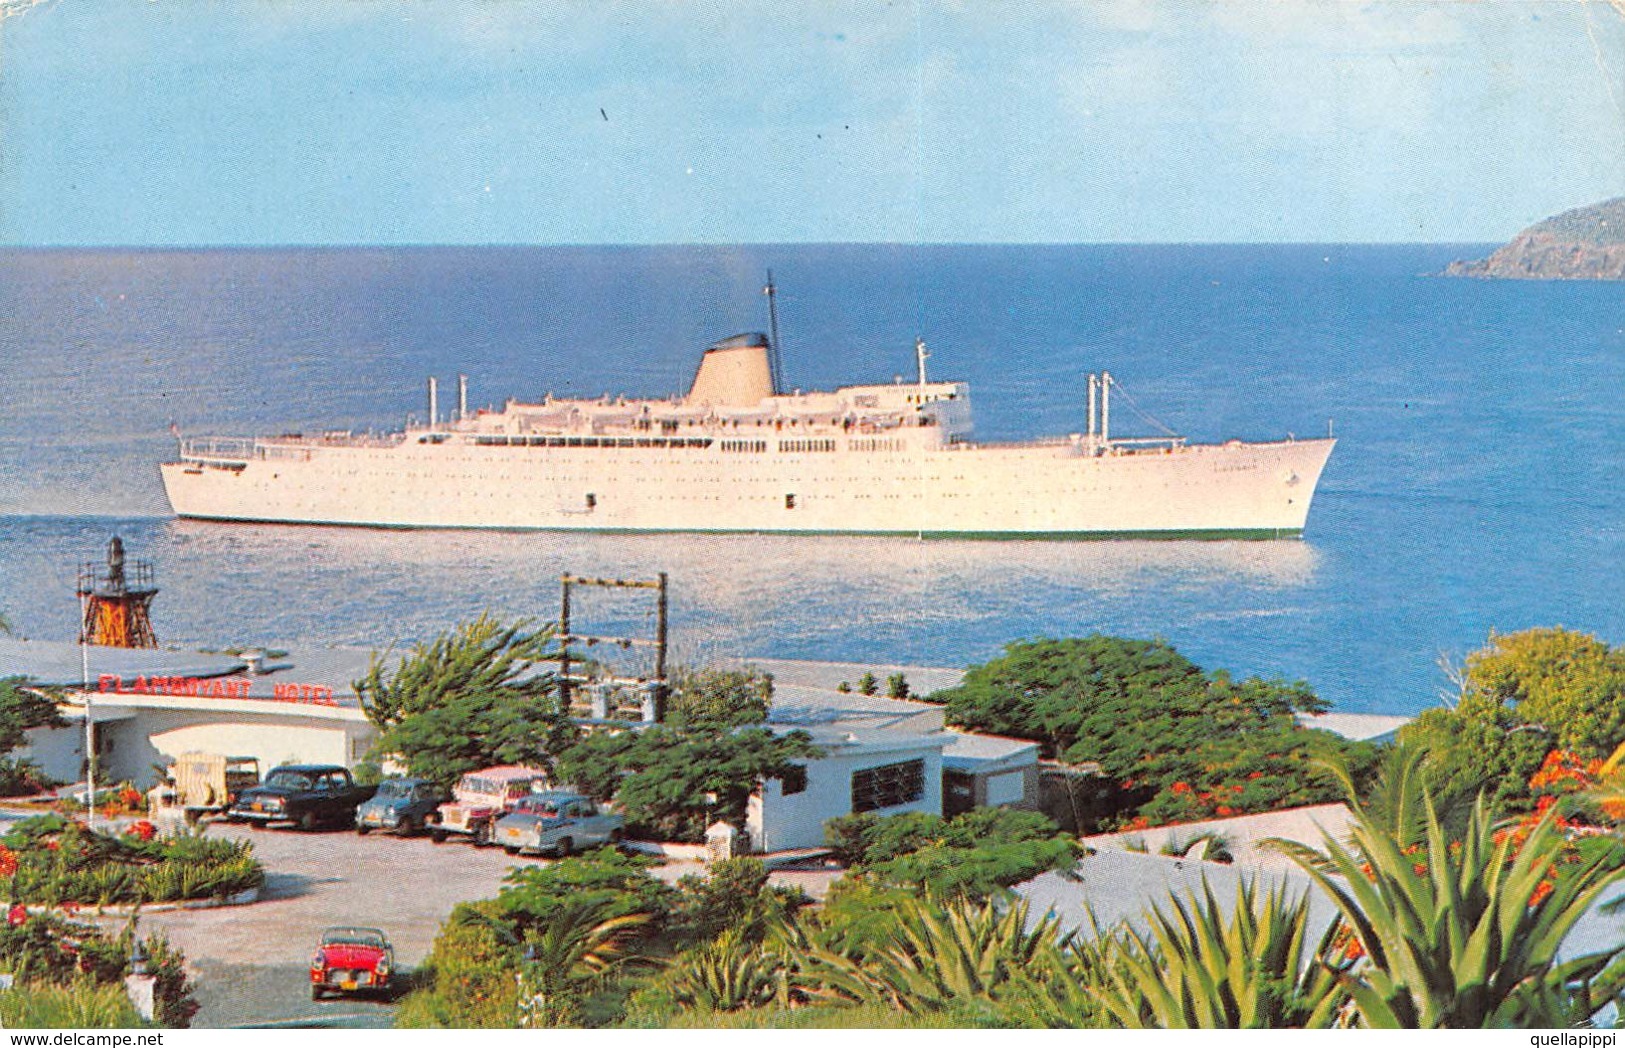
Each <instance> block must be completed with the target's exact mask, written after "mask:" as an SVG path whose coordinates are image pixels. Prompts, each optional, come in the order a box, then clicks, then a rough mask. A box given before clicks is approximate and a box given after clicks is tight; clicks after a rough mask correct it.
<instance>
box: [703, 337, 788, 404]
mask: <svg viewBox="0 0 1625 1048" xmlns="http://www.w3.org/2000/svg"><path fill="white" fill-rule="evenodd" d="M773 392H774V390H773V369H772V365H771V362H770V361H769V359H768V348H767V336H766V335H763V334H760V333H751V334H746V335H735V336H733V337H732V338H725V339H723V340H722V341H721V342H718V343H717V344H716V345H714V346H712V347H711V348H710V349H708V350H706V351H705V356H704V357H703V358H702V359H701V360H700V367H699V370H698V371H696V372H695V373H694V385H693V386H691V387H690V388H689V391H688V398H687V403H689V404H697V405H710V406H712V407H754V406H756V405H757V404H759V403H761V402H762V400H763V399H765V398H767V397H771V396H772V395H773Z"/></svg>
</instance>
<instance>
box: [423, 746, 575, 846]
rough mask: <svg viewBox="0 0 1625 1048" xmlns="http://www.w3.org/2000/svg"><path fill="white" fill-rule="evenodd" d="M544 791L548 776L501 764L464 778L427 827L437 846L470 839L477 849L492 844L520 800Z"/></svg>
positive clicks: (532, 770)
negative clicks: (456, 837) (452, 837)
mask: <svg viewBox="0 0 1625 1048" xmlns="http://www.w3.org/2000/svg"><path fill="white" fill-rule="evenodd" d="M546 787H547V772H545V771H542V770H541V769H540V768H528V767H525V766H523V765H516V764H501V765H498V766H496V767H494V768H483V769H481V770H480V771H471V772H469V773H468V774H467V775H464V776H463V778H462V780H461V781H460V782H458V783H457V787H456V788H455V789H454V790H452V791H451V796H452V799H451V803H449V804H442V805H441V806H440V810H439V811H437V812H435V814H434V818H433V821H431V822H430V823H429V836H430V837H431V838H433V839H434V842H435V843H436V844H440V843H442V842H444V841H445V840H446V838H447V837H449V836H450V835H451V834H454V833H455V834H460V835H462V836H465V837H469V838H471V839H472V840H473V841H474V843H475V844H477V845H486V844H492V843H494V841H493V840H492V837H491V835H492V829H493V827H494V825H495V823H496V821H497V820H498V819H500V818H501V817H502V816H503V815H505V814H507V812H508V810H509V809H510V808H512V807H513V806H514V804H515V803H516V802H517V801H518V800H519V799H520V798H521V797H528V796H530V794H531V793H532V792H533V791H534V790H536V789H545V788H546Z"/></svg>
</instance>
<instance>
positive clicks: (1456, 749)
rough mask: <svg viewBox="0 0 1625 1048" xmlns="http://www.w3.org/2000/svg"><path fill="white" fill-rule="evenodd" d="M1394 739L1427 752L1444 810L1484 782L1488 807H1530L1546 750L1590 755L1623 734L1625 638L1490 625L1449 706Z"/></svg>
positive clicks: (1465, 802) (1429, 774)
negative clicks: (1616, 640) (1503, 630)
mask: <svg viewBox="0 0 1625 1048" xmlns="http://www.w3.org/2000/svg"><path fill="white" fill-rule="evenodd" d="M1399 739H1400V742H1401V744H1402V745H1404V746H1407V747H1415V748H1417V749H1421V750H1425V751H1426V752H1427V754H1428V761H1427V764H1426V766H1425V769H1424V774H1425V776H1426V779H1427V782H1428V785H1429V787H1430V789H1431V792H1432V793H1433V795H1434V797H1435V799H1436V801H1437V803H1438V805H1439V806H1440V808H1441V810H1443V809H1445V808H1455V809H1462V808H1465V807H1467V806H1469V805H1470V804H1471V803H1472V801H1473V799H1474V798H1476V797H1477V795H1478V794H1479V793H1480V792H1482V793H1485V794H1486V795H1487V797H1488V799H1489V803H1490V806H1491V809H1492V810H1494V811H1502V812H1519V811H1527V810H1528V809H1529V808H1530V807H1531V806H1532V803H1533V799H1532V795H1531V790H1530V787H1529V779H1530V777H1531V776H1532V775H1533V774H1534V773H1535V771H1536V770H1537V769H1538V768H1539V767H1540V765H1541V761H1542V760H1543V759H1544V758H1545V756H1546V754H1547V753H1549V752H1550V751H1552V750H1554V749H1558V750H1565V751H1567V752H1570V753H1573V754H1575V755H1576V756H1578V757H1580V758H1583V759H1596V758H1601V757H1606V756H1608V755H1609V753H1611V752H1612V751H1613V749H1614V748H1615V747H1616V746H1617V745H1619V743H1620V742H1622V741H1625V648H1613V647H1610V646H1609V645H1607V644H1605V643H1604V642H1602V641H1600V640H1598V639H1597V638H1595V637H1593V636H1590V635H1589V634H1585V633H1578V632H1575V631H1573V630H1566V629H1563V628H1562V627H1557V628H1551V629H1548V628H1541V629H1529V630H1523V631H1521V632H1518V633H1509V634H1503V635H1496V634H1492V635H1491V636H1490V639H1489V642H1488V643H1487V644H1486V645H1485V646H1484V647H1482V648H1480V649H1479V650H1477V651H1475V652H1473V653H1472V654H1470V655H1468V656H1467V660H1466V665H1465V667H1464V669H1463V672H1462V675H1461V695H1460V698H1459V701H1458V702H1457V703H1456V704H1455V706H1454V707H1453V708H1450V709H1434V710H1428V711H1426V712H1424V713H1423V714H1422V715H1421V716H1419V717H1418V718H1417V719H1416V720H1415V721H1413V722H1412V723H1411V724H1408V725H1406V726H1405V727H1404V728H1402V729H1401V730H1400V734H1399Z"/></svg>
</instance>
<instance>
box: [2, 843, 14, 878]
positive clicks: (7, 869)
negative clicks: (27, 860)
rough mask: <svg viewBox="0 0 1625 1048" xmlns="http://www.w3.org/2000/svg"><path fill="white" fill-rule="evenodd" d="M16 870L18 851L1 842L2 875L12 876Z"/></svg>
mask: <svg viewBox="0 0 1625 1048" xmlns="http://www.w3.org/2000/svg"><path fill="white" fill-rule="evenodd" d="M16 872H17V853H16V852H14V851H12V850H11V849H10V848H8V847H6V846H5V845H3V844H0V877H10V876H11V875H12V874H14V873H16Z"/></svg>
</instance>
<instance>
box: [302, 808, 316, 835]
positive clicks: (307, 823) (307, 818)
mask: <svg viewBox="0 0 1625 1048" xmlns="http://www.w3.org/2000/svg"><path fill="white" fill-rule="evenodd" d="M316 821H317V820H316V813H315V812H313V811H307V812H305V814H303V815H301V816H299V828H300V829H301V830H305V831H307V832H308V831H310V830H314V829H315V828H316Z"/></svg>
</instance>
